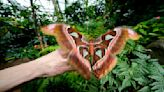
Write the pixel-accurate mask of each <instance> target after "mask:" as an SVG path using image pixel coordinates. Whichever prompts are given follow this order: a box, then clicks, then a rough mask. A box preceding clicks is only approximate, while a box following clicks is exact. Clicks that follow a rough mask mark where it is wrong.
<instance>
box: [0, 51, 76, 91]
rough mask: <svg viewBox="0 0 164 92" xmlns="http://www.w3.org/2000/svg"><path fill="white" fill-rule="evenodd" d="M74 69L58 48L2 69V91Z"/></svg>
mask: <svg viewBox="0 0 164 92" xmlns="http://www.w3.org/2000/svg"><path fill="white" fill-rule="evenodd" d="M70 70H73V68H72V67H71V66H70V65H69V64H68V58H63V57H62V50H59V49H58V50H56V51H54V52H51V53H49V54H47V55H45V56H42V57H40V58H38V59H35V60H33V61H30V62H28V63H23V64H20V65H17V66H14V67H10V68H6V69H3V70H0V92H1V91H7V90H9V89H11V88H13V87H15V86H17V85H19V84H22V83H24V82H27V81H30V80H32V79H34V78H37V77H49V76H55V75H58V74H62V73H64V72H66V71H70Z"/></svg>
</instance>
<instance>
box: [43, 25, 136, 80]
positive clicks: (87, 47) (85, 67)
mask: <svg viewBox="0 0 164 92" xmlns="http://www.w3.org/2000/svg"><path fill="white" fill-rule="evenodd" d="M42 32H43V33H45V34H47V35H53V36H55V37H56V39H57V42H58V43H59V45H60V46H61V48H62V49H63V51H64V52H65V53H64V54H63V57H65V56H68V54H69V53H70V52H71V54H70V57H69V61H70V64H71V65H72V66H73V67H75V69H76V70H77V71H79V73H80V74H81V75H82V76H84V78H86V79H89V78H90V75H91V68H92V70H93V72H94V75H95V76H96V77H97V78H98V79H100V78H102V77H103V76H105V75H106V74H107V73H108V72H110V71H111V70H112V69H113V68H114V67H115V65H116V62H117V57H116V55H117V54H119V53H120V52H121V50H122V49H123V48H124V46H125V44H126V41H127V40H128V39H133V40H137V39H139V35H138V34H137V33H136V32H134V31H133V30H131V29H129V28H125V27H116V28H114V29H113V30H109V31H108V32H106V33H105V34H103V35H102V36H100V37H99V38H98V39H97V40H95V41H89V42H87V41H86V40H84V37H83V36H82V35H81V34H80V33H79V32H78V31H77V30H76V29H74V28H72V27H70V26H68V25H65V24H51V25H48V26H46V27H43V28H42ZM89 61H91V62H89Z"/></svg>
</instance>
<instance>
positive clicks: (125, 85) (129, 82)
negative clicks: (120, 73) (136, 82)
mask: <svg viewBox="0 0 164 92" xmlns="http://www.w3.org/2000/svg"><path fill="white" fill-rule="evenodd" d="M129 86H131V79H130V78H129V77H126V78H125V79H124V80H123V82H122V85H121V87H119V92H121V91H122V90H123V89H124V88H126V87H129Z"/></svg>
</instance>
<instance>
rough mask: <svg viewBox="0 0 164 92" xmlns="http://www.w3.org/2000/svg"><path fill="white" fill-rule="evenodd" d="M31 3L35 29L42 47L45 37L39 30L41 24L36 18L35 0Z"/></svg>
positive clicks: (31, 0)
mask: <svg viewBox="0 0 164 92" xmlns="http://www.w3.org/2000/svg"><path fill="white" fill-rule="evenodd" d="M30 4H31V8H32V18H33V20H34V24H33V25H34V29H35V33H36V34H37V37H38V40H39V42H40V46H41V49H43V48H44V45H43V37H42V36H41V35H40V32H39V27H40V26H39V24H38V21H37V19H36V12H35V8H34V4H33V0H30Z"/></svg>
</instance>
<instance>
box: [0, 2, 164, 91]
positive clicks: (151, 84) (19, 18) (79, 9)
mask: <svg viewBox="0 0 164 92" xmlns="http://www.w3.org/2000/svg"><path fill="white" fill-rule="evenodd" d="M8 1H9V4H5V3H3V2H2V1H0V30H1V32H0V57H1V58H0V63H1V64H6V63H7V62H9V61H14V60H17V59H20V58H29V59H35V58H38V57H40V56H42V55H45V54H47V53H49V52H51V51H54V50H55V49H56V48H58V45H57V42H56V40H55V38H54V37H51V36H45V35H43V34H42V33H41V32H40V31H39V28H40V26H43V25H47V24H50V23H54V22H62V23H67V24H70V25H72V26H74V27H75V28H77V29H78V30H79V31H80V32H82V33H83V34H85V35H86V36H87V37H88V38H96V37H98V36H100V35H101V34H103V33H105V32H106V31H107V30H108V29H109V28H110V29H112V28H114V27H116V26H120V25H126V26H130V27H131V28H133V29H134V30H135V31H136V32H138V33H139V34H140V35H141V36H142V37H141V38H140V39H139V40H138V41H132V40H129V41H128V42H127V44H126V46H125V49H124V50H123V51H122V53H120V54H119V55H118V63H117V66H116V67H115V68H114V69H113V70H112V72H110V73H109V74H108V75H107V76H105V77H103V78H102V79H101V80H97V79H96V78H94V77H92V78H91V79H90V80H84V79H83V78H82V77H81V76H80V75H79V74H78V73H76V72H70V73H64V74H62V75H59V76H55V77H50V78H39V79H35V80H32V81H30V82H27V83H25V84H24V85H22V86H21V89H22V91H23V92H34V91H38V92H63V91H71V92H117V91H120V92H136V91H139V92H154V91H155V92H164V85H163V84H164V69H163V65H160V64H159V62H160V63H161V64H164V62H163V61H164V58H162V57H164V5H163V3H162V0H149V2H145V3H144V2H143V1H141V0H115V1H113V0H102V1H101V0H97V1H95V4H92V5H89V4H88V2H89V0H82V1H76V2H73V3H72V4H71V5H68V4H67V3H66V4H65V6H66V7H65V10H64V11H61V10H60V9H59V8H60V7H58V6H59V4H57V5H55V4H54V7H56V8H55V12H54V14H52V15H51V14H48V13H46V12H43V11H42V10H41V9H40V6H39V5H37V4H35V3H33V2H32V1H33V0H31V7H24V6H21V5H20V4H18V3H17V2H16V1H15V2H10V0H8ZM53 1H54V2H58V0H53ZM65 1H67V0H65ZM67 2H68V1H67Z"/></svg>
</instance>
